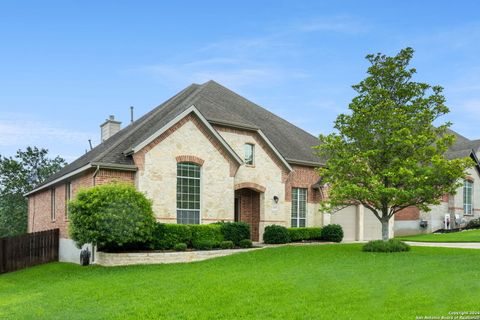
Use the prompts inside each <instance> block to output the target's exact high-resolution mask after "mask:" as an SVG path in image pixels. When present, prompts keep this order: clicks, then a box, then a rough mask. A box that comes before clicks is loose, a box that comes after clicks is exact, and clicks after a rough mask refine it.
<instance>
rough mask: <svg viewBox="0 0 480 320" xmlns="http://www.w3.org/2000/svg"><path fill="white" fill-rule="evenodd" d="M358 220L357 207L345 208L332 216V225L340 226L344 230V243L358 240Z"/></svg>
mask: <svg viewBox="0 0 480 320" xmlns="http://www.w3.org/2000/svg"><path fill="white" fill-rule="evenodd" d="M356 218H357V212H356V208H355V207H353V206H352V207H348V208H344V209H342V210H340V211H337V212H335V213H334V214H332V218H331V220H330V221H331V223H332V224H339V225H341V226H342V229H343V241H354V240H356V231H357V230H356V225H357V223H356Z"/></svg>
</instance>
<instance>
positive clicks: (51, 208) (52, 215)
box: [50, 188, 57, 221]
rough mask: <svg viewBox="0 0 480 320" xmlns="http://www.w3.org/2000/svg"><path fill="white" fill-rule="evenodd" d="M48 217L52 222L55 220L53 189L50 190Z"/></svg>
mask: <svg viewBox="0 0 480 320" xmlns="http://www.w3.org/2000/svg"><path fill="white" fill-rule="evenodd" d="M50 210H51V211H50V217H51V218H52V221H55V218H56V210H57V206H56V201H55V188H53V189H51V190H50Z"/></svg>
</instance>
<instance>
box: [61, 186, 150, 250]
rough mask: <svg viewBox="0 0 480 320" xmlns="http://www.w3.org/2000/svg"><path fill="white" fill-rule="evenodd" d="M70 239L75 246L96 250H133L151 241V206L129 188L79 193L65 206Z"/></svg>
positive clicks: (112, 187)
mask: <svg viewBox="0 0 480 320" xmlns="http://www.w3.org/2000/svg"><path fill="white" fill-rule="evenodd" d="M69 210H70V213H69V219H70V227H69V230H70V236H71V238H72V239H73V240H74V241H75V242H76V244H77V246H79V247H80V246H82V245H84V244H85V243H89V242H90V243H93V244H96V245H97V246H98V249H99V250H109V249H111V248H115V249H121V248H122V247H128V246H137V244H142V243H147V242H149V241H150V240H151V239H152V232H153V230H154V228H155V218H154V216H153V212H152V203H151V201H150V200H148V199H147V198H146V197H145V195H144V194H143V193H141V192H138V191H137V190H135V188H134V187H133V186H131V185H126V184H106V185H101V186H96V187H93V188H90V189H86V190H81V191H80V192H78V194H77V196H76V198H75V199H74V200H73V201H71V202H70V203H69Z"/></svg>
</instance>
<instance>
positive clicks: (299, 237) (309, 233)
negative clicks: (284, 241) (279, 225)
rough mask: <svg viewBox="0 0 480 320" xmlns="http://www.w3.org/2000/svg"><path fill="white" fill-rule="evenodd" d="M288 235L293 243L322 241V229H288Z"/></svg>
mask: <svg viewBox="0 0 480 320" xmlns="http://www.w3.org/2000/svg"><path fill="white" fill-rule="evenodd" d="M288 234H289V236H290V240H291V241H292V242H297V241H305V240H321V239H322V228H288Z"/></svg>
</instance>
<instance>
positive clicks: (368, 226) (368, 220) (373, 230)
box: [363, 209, 382, 240]
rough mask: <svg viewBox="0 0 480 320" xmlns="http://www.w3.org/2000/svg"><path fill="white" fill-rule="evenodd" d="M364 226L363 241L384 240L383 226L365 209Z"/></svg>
mask: <svg viewBox="0 0 480 320" xmlns="http://www.w3.org/2000/svg"><path fill="white" fill-rule="evenodd" d="M364 221H365V223H364V224H363V240H378V239H381V238H382V224H381V223H380V221H379V220H378V219H377V217H375V215H374V214H373V213H372V212H371V211H370V210H367V209H365V213H364Z"/></svg>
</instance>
